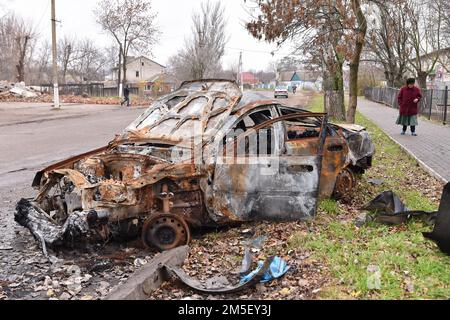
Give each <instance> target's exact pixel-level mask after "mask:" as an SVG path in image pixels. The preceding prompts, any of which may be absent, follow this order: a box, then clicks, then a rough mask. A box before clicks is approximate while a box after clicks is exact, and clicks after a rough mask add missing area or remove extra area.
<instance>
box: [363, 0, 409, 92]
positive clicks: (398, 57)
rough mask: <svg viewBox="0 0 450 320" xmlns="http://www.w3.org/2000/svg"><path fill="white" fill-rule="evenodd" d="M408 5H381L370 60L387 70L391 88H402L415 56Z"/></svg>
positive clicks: (375, 19)
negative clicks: (410, 41) (411, 58)
mask: <svg viewBox="0 0 450 320" xmlns="http://www.w3.org/2000/svg"><path fill="white" fill-rule="evenodd" d="M407 8H408V3H407V2H406V1H399V2H383V3H377V4H376V6H375V8H374V9H375V13H374V15H373V23H372V25H371V27H370V31H369V34H368V39H367V42H368V46H367V53H366V56H367V58H368V60H371V61H373V62H375V63H378V64H380V65H382V66H383V68H384V74H385V78H386V81H387V84H388V86H389V87H401V86H402V85H403V84H404V81H403V80H404V76H405V73H406V72H407V68H408V63H409V59H410V56H411V46H410V45H409V37H410V31H409V20H408V15H406V14H405V12H406V11H407Z"/></svg>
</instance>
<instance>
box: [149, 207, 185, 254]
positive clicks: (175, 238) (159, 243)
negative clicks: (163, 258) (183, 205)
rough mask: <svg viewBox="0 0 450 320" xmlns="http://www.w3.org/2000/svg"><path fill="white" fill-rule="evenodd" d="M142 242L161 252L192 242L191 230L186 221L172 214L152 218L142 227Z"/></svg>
mask: <svg viewBox="0 0 450 320" xmlns="http://www.w3.org/2000/svg"><path fill="white" fill-rule="evenodd" d="M142 242H143V243H144V246H145V247H147V248H155V249H157V250H158V251H160V252H163V251H167V250H172V249H175V248H178V247H181V246H184V245H188V244H189V243H190V242H191V231H190V228H189V225H188V224H187V223H186V221H185V220H184V219H183V218H181V217H178V216H175V215H171V214H161V215H157V216H154V217H153V218H150V219H149V220H147V221H146V222H145V223H144V226H143V228H142Z"/></svg>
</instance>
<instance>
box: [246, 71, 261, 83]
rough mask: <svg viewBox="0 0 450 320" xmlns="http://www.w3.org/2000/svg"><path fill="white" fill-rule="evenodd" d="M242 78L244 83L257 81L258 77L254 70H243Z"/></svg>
mask: <svg viewBox="0 0 450 320" xmlns="http://www.w3.org/2000/svg"><path fill="white" fill-rule="evenodd" d="M242 80H243V82H244V83H256V82H258V78H257V77H256V76H255V74H254V73H253V72H242Z"/></svg>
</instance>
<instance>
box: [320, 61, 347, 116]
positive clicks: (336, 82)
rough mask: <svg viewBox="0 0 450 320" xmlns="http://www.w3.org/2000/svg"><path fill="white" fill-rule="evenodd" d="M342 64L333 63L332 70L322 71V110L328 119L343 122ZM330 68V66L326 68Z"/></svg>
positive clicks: (338, 62)
mask: <svg viewBox="0 0 450 320" xmlns="http://www.w3.org/2000/svg"><path fill="white" fill-rule="evenodd" d="M343 66H344V63H343V62H342V61H335V63H334V65H333V67H332V68H333V70H331V71H330V70H326V71H324V79H325V81H324V93H325V94H324V110H325V112H326V113H328V115H329V116H330V118H333V119H335V120H337V121H345V92H344V71H343ZM326 68H327V69H328V68H330V65H328V66H326Z"/></svg>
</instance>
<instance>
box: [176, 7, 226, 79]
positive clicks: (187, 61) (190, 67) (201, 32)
mask: <svg viewBox="0 0 450 320" xmlns="http://www.w3.org/2000/svg"><path fill="white" fill-rule="evenodd" d="M192 22H193V27H192V37H191V38H190V39H187V40H186V41H185V48H184V49H182V50H181V51H180V52H179V53H178V54H177V56H176V57H173V58H171V59H170V63H169V64H172V67H171V68H172V70H176V71H177V72H178V73H179V75H178V77H180V76H182V77H188V78H190V79H203V78H207V77H215V76H216V75H217V74H219V73H220V72H221V71H222V57H223V56H224V54H225V46H226V44H227V42H228V39H227V36H226V31H225V29H226V21H225V17H224V7H223V6H222V5H221V3H220V2H219V1H217V2H215V3H212V2H211V1H209V0H208V1H206V2H203V3H202V5H201V11H200V12H195V13H194V14H193V15H192Z"/></svg>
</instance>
